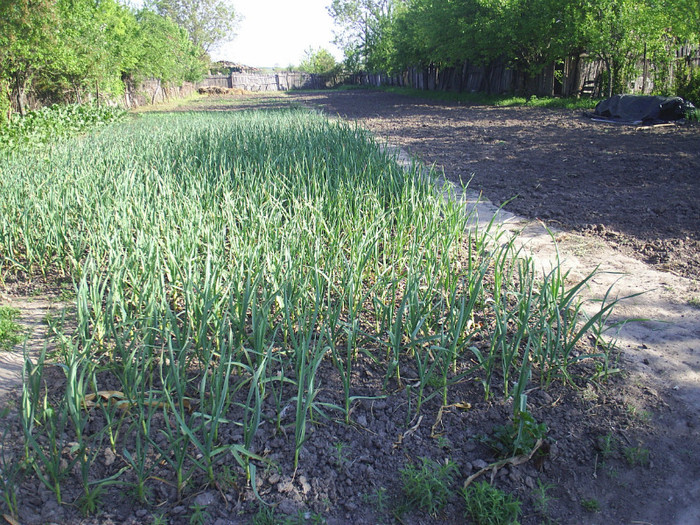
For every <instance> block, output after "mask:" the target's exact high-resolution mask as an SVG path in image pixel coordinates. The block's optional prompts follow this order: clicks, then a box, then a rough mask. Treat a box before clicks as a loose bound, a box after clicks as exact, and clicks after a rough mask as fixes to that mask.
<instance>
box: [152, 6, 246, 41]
mask: <svg viewBox="0 0 700 525" xmlns="http://www.w3.org/2000/svg"><path fill="white" fill-rule="evenodd" d="M151 5H152V6H153V7H154V8H155V10H156V11H157V12H158V13H159V14H161V15H163V16H166V17H168V18H170V19H171V20H173V21H174V22H176V23H177V24H178V25H179V26H180V27H183V28H185V30H186V31H187V33H188V34H189V36H190V40H192V43H193V44H194V45H195V46H196V47H201V48H202V49H203V50H204V51H205V52H206V53H209V51H211V50H212V49H213V48H215V47H216V46H218V45H219V44H221V43H223V42H226V41H229V40H230V39H231V38H232V37H233V30H234V29H235V27H236V13H235V11H234V9H233V7H232V6H231V5H230V4H229V3H228V1H227V0H152V2H151Z"/></svg>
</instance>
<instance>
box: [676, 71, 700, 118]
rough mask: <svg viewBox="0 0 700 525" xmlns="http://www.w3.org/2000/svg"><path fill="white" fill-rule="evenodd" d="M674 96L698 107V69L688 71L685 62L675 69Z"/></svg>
mask: <svg viewBox="0 0 700 525" xmlns="http://www.w3.org/2000/svg"><path fill="white" fill-rule="evenodd" d="M675 86H676V95H678V96H679V97H682V98H684V99H685V100H689V101H690V102H692V103H693V104H694V105H695V106H696V107H700V68H694V69H690V68H689V67H688V66H687V64H685V62H679V63H678V64H677V67H676V82H675Z"/></svg>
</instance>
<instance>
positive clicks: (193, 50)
mask: <svg viewBox="0 0 700 525" xmlns="http://www.w3.org/2000/svg"><path fill="white" fill-rule="evenodd" d="M136 21H137V23H138V29H137V42H138V54H137V57H136V62H135V63H134V65H133V67H132V68H131V69H129V70H127V71H126V73H127V74H128V76H129V77H131V78H135V79H139V80H140V79H144V78H156V79H158V80H160V81H162V82H172V83H180V82H182V81H196V80H199V79H200V78H201V77H202V74H203V69H204V68H203V63H202V62H201V60H199V52H200V49H201V48H197V47H196V46H195V45H194V44H193V43H192V42H191V41H190V39H189V37H188V34H187V31H185V29H184V28H182V27H180V26H178V25H177V24H176V23H175V22H173V21H172V20H170V19H169V18H165V17H163V16H161V15H159V14H157V13H155V12H153V11H151V10H149V9H142V10H141V11H139V12H138V13H137V14H136Z"/></svg>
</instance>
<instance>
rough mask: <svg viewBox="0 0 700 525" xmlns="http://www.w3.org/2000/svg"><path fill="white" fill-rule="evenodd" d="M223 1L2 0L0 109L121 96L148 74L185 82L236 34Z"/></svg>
mask: <svg viewBox="0 0 700 525" xmlns="http://www.w3.org/2000/svg"><path fill="white" fill-rule="evenodd" d="M234 23H235V18H234V12H233V10H232V9H231V8H230V7H228V4H226V3H225V2H224V1H223V0H202V1H199V2H196V1H191V0H153V1H148V2H146V4H145V6H144V7H142V8H139V9H134V8H132V7H129V6H126V5H123V4H122V3H120V2H119V1H118V0H0V110H1V112H0V113H1V114H2V116H1V117H0V119H2V118H6V117H8V116H10V115H11V112H12V108H13V106H14V108H16V110H17V111H19V112H20V113H21V114H24V113H25V111H26V107H27V94H28V92H30V90H31V91H32V92H33V93H34V94H35V96H36V97H37V98H39V99H41V100H43V101H47V102H58V101H74V102H82V101H83V100H84V99H85V98H86V97H87V96H89V97H91V98H96V99H97V100H99V99H100V98H112V99H114V98H116V97H117V96H119V95H122V94H123V93H124V90H125V86H126V85H127V84H128V83H137V82H139V81H141V80H143V79H146V78H155V79H158V80H160V81H162V82H166V83H171V84H181V83H182V82H184V81H196V80H198V79H200V78H201V77H202V76H203V74H204V73H205V72H206V66H207V64H208V61H209V58H208V55H207V51H208V50H209V49H210V48H211V47H212V46H213V45H215V44H216V43H217V42H219V41H221V40H225V39H226V38H227V37H228V35H230V33H231V30H232V29H233V27H234Z"/></svg>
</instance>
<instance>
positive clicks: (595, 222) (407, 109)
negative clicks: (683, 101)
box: [290, 91, 700, 279]
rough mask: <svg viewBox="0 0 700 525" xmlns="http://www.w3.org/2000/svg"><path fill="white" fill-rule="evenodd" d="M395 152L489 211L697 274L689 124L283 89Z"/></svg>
mask: <svg viewBox="0 0 700 525" xmlns="http://www.w3.org/2000/svg"><path fill="white" fill-rule="evenodd" d="M290 98H291V99H292V100H296V101H301V102H303V103H304V104H312V105H315V106H317V107H319V108H322V109H323V110H324V111H325V112H327V113H329V114H330V115H339V116H341V117H343V118H345V119H348V120H351V121H357V122H358V123H359V124H360V125H361V126H363V127H365V128H367V129H369V130H371V131H372V132H374V133H376V134H377V135H378V136H379V137H381V139H382V140H386V141H388V142H389V143H391V144H395V145H399V146H401V147H403V148H406V149H407V150H408V151H409V152H410V154H411V155H413V156H415V157H417V158H419V159H421V160H422V161H423V162H425V163H427V164H433V165H435V166H436V167H437V168H438V169H442V170H444V172H445V175H446V176H447V178H448V179H449V180H451V181H453V182H455V183H457V184H460V183H465V184H466V183H469V187H470V189H472V190H477V191H480V192H483V194H484V195H485V196H486V198H488V199H489V200H490V201H491V202H493V203H494V204H496V205H500V204H503V203H507V204H505V209H506V210H508V211H511V212H513V213H515V214H517V215H520V216H523V217H528V218H533V219H534V218H539V219H543V220H545V221H547V223H549V224H551V225H555V226H559V227H561V228H565V229H567V230H571V231H576V232H581V233H585V234H586V235H595V236H599V237H601V238H603V239H604V240H606V241H607V242H609V243H610V245H612V246H614V247H615V248H616V249H619V250H620V251H623V252H624V253H633V254H634V255H635V256H636V257H638V258H639V259H640V260H643V261H645V262H647V263H649V264H652V265H654V266H655V267H656V268H659V269H662V270H666V271H672V272H674V273H677V274H678V275H683V276H685V277H688V278H690V279H697V278H698V276H699V275H700V197H699V196H700V126H698V125H674V124H671V125H668V126H657V127H639V126H621V125H617V124H607V123H600V122H594V121H592V120H591V119H589V118H587V117H585V116H584V115H583V112H581V111H568V110H549V109H542V108H532V107H506V108H500V107H490V106H464V105H458V104H446V103H442V102H435V101H430V100H420V99H415V98H411V97H406V96H401V95H396V94H391V93H385V92H380V91H370V92H361V93H358V92H355V91H333V92H315V93H304V94H292V95H291V96H290Z"/></svg>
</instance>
